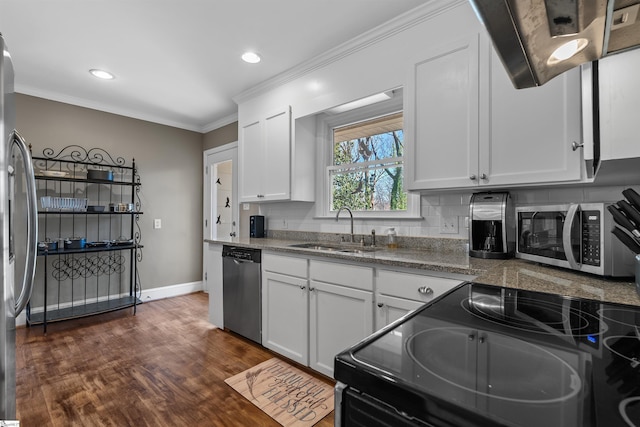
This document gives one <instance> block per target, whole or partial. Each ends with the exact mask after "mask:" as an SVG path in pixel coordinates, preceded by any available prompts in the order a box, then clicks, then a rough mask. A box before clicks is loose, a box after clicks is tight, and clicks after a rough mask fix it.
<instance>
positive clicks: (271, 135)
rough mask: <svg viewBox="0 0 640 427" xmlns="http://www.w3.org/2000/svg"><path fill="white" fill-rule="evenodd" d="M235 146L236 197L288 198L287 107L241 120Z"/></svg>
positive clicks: (289, 126) (288, 113)
mask: <svg viewBox="0 0 640 427" xmlns="http://www.w3.org/2000/svg"><path fill="white" fill-rule="evenodd" d="M238 148H239V150H238V156H239V158H238V161H239V163H240V168H239V170H240V179H239V187H240V201H241V202H255V201H269V200H287V199H289V195H290V191H291V188H290V171H291V108H290V107H289V106H286V107H283V108H281V109H278V110H277V111H275V112H273V113H271V114H268V115H265V116H264V117H261V118H260V119H258V120H255V121H250V122H248V123H245V124H241V125H240V138H239V143H238Z"/></svg>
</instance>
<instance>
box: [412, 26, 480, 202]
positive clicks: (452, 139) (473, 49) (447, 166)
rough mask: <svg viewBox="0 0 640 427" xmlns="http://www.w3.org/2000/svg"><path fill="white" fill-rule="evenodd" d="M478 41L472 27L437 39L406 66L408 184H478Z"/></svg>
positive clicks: (432, 186) (427, 186)
mask: <svg viewBox="0 0 640 427" xmlns="http://www.w3.org/2000/svg"><path fill="white" fill-rule="evenodd" d="M480 42H481V39H480V35H479V34H478V33H476V34H472V35H470V36H466V37H463V38H460V39H458V40H455V41H451V42H447V43H445V44H441V45H440V46H439V47H437V48H435V49H433V50H431V51H429V52H428V53H427V54H426V55H425V56H424V57H422V58H421V59H419V60H417V61H415V62H414V64H413V66H412V67H411V69H410V73H409V76H408V80H407V90H406V91H405V94H406V95H405V96H406V103H405V139H406V141H407V145H406V153H407V155H406V156H405V159H406V160H405V162H406V163H405V167H406V168H407V177H408V188H409V189H410V190H422V189H435V188H450V187H469V186H472V185H477V179H476V178H477V170H478V135H479V133H478V107H479V106H478V102H479V101H478V100H479V78H480V76H479V70H478V67H479V65H478V52H479V43H480ZM472 177H473V179H472Z"/></svg>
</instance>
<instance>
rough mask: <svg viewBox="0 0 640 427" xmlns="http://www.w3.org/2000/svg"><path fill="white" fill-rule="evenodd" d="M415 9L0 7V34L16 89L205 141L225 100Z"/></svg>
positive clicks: (239, 1) (299, 4)
mask: <svg viewBox="0 0 640 427" xmlns="http://www.w3.org/2000/svg"><path fill="white" fill-rule="evenodd" d="M426 1H427V0H0V32H1V33H2V34H3V35H4V38H5V42H6V43H7V45H8V47H9V50H10V52H11V56H12V58H13V62H14V68H15V72H16V80H15V89H16V92H19V93H23V94H27V95H33V96H38V97H42V98H46V99H52V100H55V101H61V102H66V103H69V104H74V105H79V106H83V107H89V108H94V109H98V110H102V111H107V112H111V113H116V114H121V115H125V116H129V117H135V118H139V119H143V120H148V121H152V122H157V123H162V124H167V125H170V126H175V127H180V128H184V129H189V130H194V131H198V132H206V131H208V130H211V129H214V128H216V127H219V126H221V125H223V124H227V123H229V122H231V121H234V120H235V115H236V114H237V106H236V104H235V102H234V101H233V100H232V97H234V96H236V95H239V94H240V93H242V92H244V91H245V90H247V89H249V88H251V87H253V86H255V85H257V84H259V83H261V82H263V81H265V80H268V79H270V78H272V77H274V76H277V75H278V74H280V73H283V72H285V71H287V70H289V69H291V68H292V67H294V66H296V65H298V64H300V63H302V62H305V61H309V60H312V59H313V58H314V56H316V55H319V54H321V53H323V52H325V51H327V50H329V49H331V48H333V47H335V46H337V45H340V44H342V43H344V42H347V41H348V40H350V39H352V38H354V37H355V36H357V35H360V34H362V33H364V32H366V31H368V30H370V29H372V28H374V27H376V26H378V25H380V24H382V23H384V22H385V21H388V20H389V19H391V18H394V17H396V16H398V15H401V14H403V13H405V12H407V11H409V10H411V9H413V8H415V7H417V6H420V5H422V4H424V3H425V2H426ZM245 50H254V51H256V52H258V53H260V55H261V56H262V57H263V60H262V62H261V63H259V64H246V63H244V62H243V61H242V60H241V59H240V55H241V54H242V53H243V52H244V51H245ZM90 68H102V69H105V70H108V71H110V72H112V73H113V74H115V75H116V79H115V80H111V81H100V80H97V79H96V78H94V77H92V76H91V75H90V74H89V72H88V70H89V69H90Z"/></svg>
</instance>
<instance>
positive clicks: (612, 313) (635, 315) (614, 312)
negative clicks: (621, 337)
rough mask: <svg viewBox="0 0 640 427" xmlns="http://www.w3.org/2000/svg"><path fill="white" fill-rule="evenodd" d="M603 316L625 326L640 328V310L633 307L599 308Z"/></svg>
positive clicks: (599, 312)
mask: <svg viewBox="0 0 640 427" xmlns="http://www.w3.org/2000/svg"><path fill="white" fill-rule="evenodd" d="M598 314H600V315H601V316H602V317H603V318H605V319H607V320H610V321H612V322H615V323H619V324H621V325H625V326H631V327H636V328H640V312H639V311H638V310H633V309H631V308H619V307H607V308H603V309H601V310H598Z"/></svg>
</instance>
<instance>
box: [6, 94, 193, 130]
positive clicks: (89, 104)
mask: <svg viewBox="0 0 640 427" xmlns="http://www.w3.org/2000/svg"><path fill="white" fill-rule="evenodd" d="M15 92H17V93H21V94H23V95H29V96H35V97H37V98H43V99H48V100H49V101H55V102H61V103H63V104H69V105H73V106H76V107H83V108H88V109H91V110H97V111H102V112H105V113H110V114H116V115H118V116H124V117H128V118H132V119H137V120H144V121H146V122H151V123H157V124H160V125H165V126H170V127H174V128H178V129H184V130H189V131H193V132H198V133H203V130H202V127H201V126H198V125H196V124H193V123H184V122H177V121H174V120H168V119H166V118H162V117H158V116H155V115H152V114H144V113H140V112H139V111H134V110H127V109H123V108H114V107H112V106H110V105H107V104H103V103H100V102H95V101H90V100H87V99H84V98H78V97H74V96H69V95H62V94H60V93H56V92H49V91H44V90H40V89H34V88H32V87H29V86H24V85H19V84H16V85H15Z"/></svg>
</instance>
